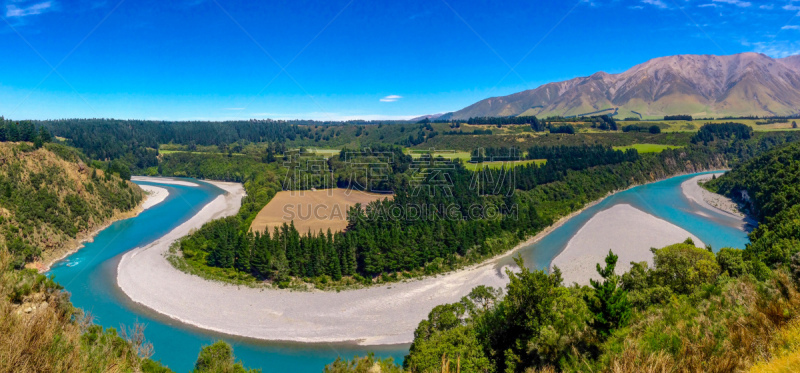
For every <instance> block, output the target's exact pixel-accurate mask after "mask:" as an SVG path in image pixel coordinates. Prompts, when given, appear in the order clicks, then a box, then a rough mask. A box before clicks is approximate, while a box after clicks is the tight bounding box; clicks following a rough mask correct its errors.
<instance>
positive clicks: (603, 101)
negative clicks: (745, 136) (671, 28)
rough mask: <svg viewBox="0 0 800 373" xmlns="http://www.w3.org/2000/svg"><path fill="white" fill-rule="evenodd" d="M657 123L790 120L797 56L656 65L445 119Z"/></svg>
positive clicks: (551, 87)
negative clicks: (687, 117)
mask: <svg viewBox="0 0 800 373" xmlns="http://www.w3.org/2000/svg"><path fill="white" fill-rule="evenodd" d="M613 113H616V115H617V117H618V118H625V117H642V118H645V119H646V118H660V117H663V116H664V115H673V114H691V115H694V116H695V117H710V116H714V117H722V116H741V115H758V116H773V115H780V116H783V115H793V114H798V113H800V55H797V56H792V57H787V58H783V59H773V58H770V57H768V56H766V55H763V54H759V53H741V54H735V55H730V56H713V55H677V56H670V57H661V58H656V59H653V60H650V61H647V62H645V63H643V64H640V65H636V66H634V67H633V68H631V69H630V70H628V71H626V72H624V73H620V74H607V73H604V72H598V73H595V74H593V75H591V76H588V77H582V78H575V79H571V80H567V81H563V82H556V83H549V84H545V85H542V86H540V87H538V88H536V89H531V90H527V91H522V92H518V93H514V94H512V95H508V96H502V97H492V98H488V99H485V100H482V101H479V102H477V103H475V104H472V105H470V106H468V107H466V108H464V109H461V110H458V111H456V112H452V113H447V114H445V115H442V116H440V117H439V118H442V119H467V118H470V117H484V116H515V115H536V116H539V117H546V116H551V115H562V116H573V115H576V116H577V115H599V114H613Z"/></svg>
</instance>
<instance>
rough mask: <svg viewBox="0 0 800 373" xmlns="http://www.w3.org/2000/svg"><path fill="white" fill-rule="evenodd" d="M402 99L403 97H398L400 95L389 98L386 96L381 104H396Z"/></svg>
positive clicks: (389, 96)
mask: <svg viewBox="0 0 800 373" xmlns="http://www.w3.org/2000/svg"><path fill="white" fill-rule="evenodd" d="M401 98H403V96H398V95H388V96H386V97H384V98H382V99H381V102H395V101H397V100H399V99H401Z"/></svg>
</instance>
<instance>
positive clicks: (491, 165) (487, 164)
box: [464, 159, 547, 171]
mask: <svg viewBox="0 0 800 373" xmlns="http://www.w3.org/2000/svg"><path fill="white" fill-rule="evenodd" d="M531 163H535V164H537V165H543V164H545V163H547V160H546V159H526V160H524V161H498V162H483V163H466V164H464V167H466V168H467V169H468V170H470V171H477V170H480V169H482V168H484V167H489V168H490V169H493V170H499V169H501V168H507V167H517V166H524V165H526V164H531Z"/></svg>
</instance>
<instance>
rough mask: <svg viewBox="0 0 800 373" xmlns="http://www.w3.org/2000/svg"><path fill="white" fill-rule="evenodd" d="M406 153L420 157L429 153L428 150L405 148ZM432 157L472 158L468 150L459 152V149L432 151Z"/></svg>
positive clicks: (465, 159)
mask: <svg viewBox="0 0 800 373" xmlns="http://www.w3.org/2000/svg"><path fill="white" fill-rule="evenodd" d="M406 153H408V154H409V155H411V157H412V158H420V157H422V156H423V155H424V154H431V151H429V150H414V149H406ZM432 155H433V156H434V157H442V158H445V159H461V160H464V161H469V160H470V159H472V155H471V154H470V153H469V152H459V151H434V152H433V153H432Z"/></svg>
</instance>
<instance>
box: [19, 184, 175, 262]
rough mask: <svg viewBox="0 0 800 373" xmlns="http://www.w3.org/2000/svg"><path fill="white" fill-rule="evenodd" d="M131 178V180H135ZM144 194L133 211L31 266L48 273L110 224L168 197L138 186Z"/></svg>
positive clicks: (158, 190)
mask: <svg viewBox="0 0 800 373" xmlns="http://www.w3.org/2000/svg"><path fill="white" fill-rule="evenodd" d="M135 178H136V177H133V178H132V179H135ZM138 186H139V188H141V189H142V190H143V191H144V192H145V195H144V198H142V201H141V202H139V205H138V206H136V207H135V208H134V209H133V210H130V211H126V212H120V213H117V214H115V215H114V216H112V217H111V218H109V219H108V220H107V221H106V222H105V223H104V224H101V225H100V226H97V227H95V229H92V231H91V232H87V233H85V234H83V235H81V236H79V237H76V238H74V239H72V240H70V241H69V242H68V243H67V244H65V245H64V248H63V249H64V252H63V253H58V254H56V256H55V257H54V258H49V259H47V260H46V261H42V262H40V263H34V264H33V266H34V268H36V270H37V271H39V273H44V272H47V271H49V270H50V269H51V268H52V267H53V265H54V264H56V263H58V262H60V261H62V260H64V259H65V258H66V257H68V256H70V255H72V254H75V253H76V252H78V251H79V250H80V249H82V248H84V246H86V243H88V242H92V241H94V238H95V237H96V236H97V235H98V234H99V233H100V232H102V231H103V230H105V229H106V228H108V227H110V226H111V224H114V223H116V222H118V221H122V220H125V219H130V218H133V217H136V216H138V215H139V214H141V213H142V212H144V211H146V210H147V209H149V208H151V207H153V206H155V205H158V204H159V203H161V202H164V200H165V199H167V197H168V196H169V191H168V190H166V189H164V188H160V187H155V186H150V185H138Z"/></svg>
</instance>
